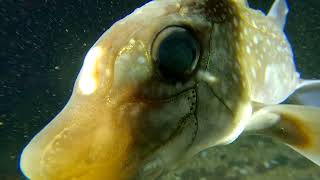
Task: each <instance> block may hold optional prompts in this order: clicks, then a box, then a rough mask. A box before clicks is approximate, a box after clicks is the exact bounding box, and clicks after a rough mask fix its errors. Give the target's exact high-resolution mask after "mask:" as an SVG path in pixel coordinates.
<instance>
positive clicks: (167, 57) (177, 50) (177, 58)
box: [153, 27, 199, 80]
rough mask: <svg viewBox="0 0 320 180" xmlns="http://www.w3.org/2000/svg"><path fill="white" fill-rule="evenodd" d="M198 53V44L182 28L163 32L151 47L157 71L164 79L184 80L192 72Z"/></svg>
mask: <svg viewBox="0 0 320 180" xmlns="http://www.w3.org/2000/svg"><path fill="white" fill-rule="evenodd" d="M198 51H199V47H198V42H197V41H196V39H195V38H194V37H193V35H192V34H191V33H190V32H189V31H188V30H186V29H184V28H182V27H169V28H167V29H165V30H163V31H162V32H161V33H160V34H159V35H158V37H157V38H156V40H155V44H154V47H153V55H154V56H155V60H156V61H157V63H158V68H159V71H160V72H161V74H162V75H163V76H164V77H165V78H168V79H173V80H181V79H184V78H186V76H187V75H189V74H190V73H191V72H192V71H193V70H194V68H195V65H196V61H197V59H198V57H197V56H198Z"/></svg>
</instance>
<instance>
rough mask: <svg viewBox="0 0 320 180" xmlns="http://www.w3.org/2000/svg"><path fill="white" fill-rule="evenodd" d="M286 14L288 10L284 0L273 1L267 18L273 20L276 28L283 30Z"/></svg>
mask: <svg viewBox="0 0 320 180" xmlns="http://www.w3.org/2000/svg"><path fill="white" fill-rule="evenodd" d="M288 12H289V8H288V5H287V2H286V0H275V1H274V3H273V5H272V7H271V9H270V11H269V13H268V17H271V18H272V19H274V21H275V22H276V24H277V25H278V27H279V28H281V29H283V28H284V26H285V24H286V19H287V14H288Z"/></svg>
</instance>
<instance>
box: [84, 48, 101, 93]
mask: <svg viewBox="0 0 320 180" xmlns="http://www.w3.org/2000/svg"><path fill="white" fill-rule="evenodd" d="M101 53H102V52H101V48H99V47H94V48H92V49H90V50H89V52H88V54H87V55H86V57H85V60H84V64H83V67H82V70H81V75H80V79H79V88H80V91H81V92H82V93H83V94H85V95H90V94H92V93H93V92H94V91H95V90H96V88H97V79H96V77H95V76H94V75H95V73H96V71H97V69H96V63H97V60H98V58H99V57H100V56H101Z"/></svg>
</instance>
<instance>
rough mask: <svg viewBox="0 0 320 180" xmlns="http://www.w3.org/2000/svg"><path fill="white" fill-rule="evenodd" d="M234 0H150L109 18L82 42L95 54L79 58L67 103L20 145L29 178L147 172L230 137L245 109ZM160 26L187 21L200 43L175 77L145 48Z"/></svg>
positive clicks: (96, 179) (238, 129) (93, 178)
mask: <svg viewBox="0 0 320 180" xmlns="http://www.w3.org/2000/svg"><path fill="white" fill-rule="evenodd" d="M238 6H243V4H242V1H241V2H240V1H239V2H238V1H236V0H230V1H225V0H211V1H205V0H201V1H195V0H184V1H175V0H164V1H154V2H152V3H150V4H148V5H146V6H144V7H143V8H141V9H139V10H137V11H136V12H134V13H133V14H131V15H130V16H128V17H126V18H125V19H123V20H121V21H119V22H117V23H116V24H115V25H113V26H112V27H111V28H110V29H109V30H108V31H107V32H106V33H105V34H104V35H102V36H101V38H100V39H99V40H98V41H97V42H96V44H95V45H94V46H93V47H92V48H91V50H90V51H91V52H92V51H93V50H94V51H98V52H99V53H98V55H96V56H91V55H90V57H94V60H95V62H96V63H94V64H93V65H92V64H91V66H92V67H91V68H89V69H90V70H89V71H88V70H87V69H86V67H85V66H88V65H86V62H87V61H88V59H90V57H87V58H86V60H85V63H84V67H83V68H82V71H81V72H80V74H79V76H78V79H77V81H76V83H75V86H74V90H73V94H72V97H71V98H70V100H69V102H68V104H67V105H66V107H65V108H64V109H63V110H62V112H60V113H59V114H58V115H57V117H55V118H54V119H53V120H52V122H51V123H50V124H49V125H47V127H45V128H44V129H43V130H42V131H41V132H40V133H39V134H38V135H37V136H36V137H35V138H34V139H33V140H32V141H31V142H30V144H29V145H28V146H27V147H26V148H25V150H24V152H23V154H22V156H21V164H20V166H21V169H22V170H23V172H24V174H25V175H26V176H27V177H29V178H30V179H32V180H42V179H47V180H53V179H54V180H60V179H63V180H64V179H91V180H100V179H115V180H116V179H119V180H121V179H134V178H136V177H152V176H154V175H159V174H160V173H161V171H163V170H164V169H165V167H166V166H169V165H171V164H173V163H174V162H175V161H177V160H178V159H180V158H182V156H183V155H184V154H191V155H192V154H194V153H196V152H198V151H199V150H202V149H204V148H207V147H210V146H213V145H217V144H223V143H228V142H231V141H233V140H234V139H235V138H236V137H237V136H238V135H239V134H240V132H241V131H242V129H243V128H244V125H243V124H242V125H240V124H241V122H242V121H243V119H248V116H249V115H250V113H251V111H250V110H251V109H250V108H251V106H250V105H249V103H248V102H249V99H248V98H249V97H248V90H247V89H246V83H247V81H246V79H244V75H243V74H241V73H240V66H241V65H242V64H241V63H240V60H239V59H238V54H237V52H236V48H235V42H237V41H238V38H239V37H238V36H237V35H238V34H237V33H236V32H237V27H236V26H234V24H233V25H232V22H233V20H234V19H237V18H238V17H239V16H238V15H237V13H238V12H237V9H238ZM214 9H219V10H218V11H215V10H214ZM237 20H238V19H237ZM169 26H180V27H184V28H186V29H188V30H190V31H191V32H192V33H193V35H194V36H195V37H196V38H197V39H198V42H199V45H200V47H201V52H200V54H201V55H200V59H199V63H198V65H197V68H196V70H195V71H194V72H193V74H191V75H190V76H189V77H188V78H187V80H186V81H184V82H179V83H178V85H177V84H172V83H171V82H168V81H166V79H164V78H163V77H162V76H161V74H160V73H159V72H158V69H157V63H156V62H155V61H154V59H153V58H152V52H151V49H152V44H153V41H154V39H155V38H156V37H157V34H158V33H160V31H161V30H163V29H165V28H167V27H169ZM220 29H223V31H219V30H220ZM222 42H223V43H225V44H227V45H228V46H227V47H228V49H226V48H225V47H224V46H223V45H221V44H220V43H222ZM89 54H90V52H89ZM141 58H142V60H143V61H141ZM91 61H92V59H91ZM89 64H90V63H89ZM199 72H208V73H209V75H208V76H214V77H215V78H216V79H217V81H216V82H210V81H208V80H207V79H208V77H205V76H200V75H199V76H198V73H199ZM233 77H237V78H233ZM206 78H207V79H206ZM209 79H210V78H209ZM87 80H88V81H87ZM87 82H89V84H91V85H92V84H93V85H92V87H91V88H89V90H86V87H85V85H86V83H87ZM81 83H84V85H83V84H82V85H80V84H81ZM91 85H90V86H91ZM88 86H89V85H88ZM229 89H237V91H229V92H226V90H229ZM159 159H160V160H159ZM158 161H159V162H158ZM150 162H151V163H152V162H156V163H155V167H156V168H154V167H153V166H148V165H150V164H149V163H150ZM151 165H152V164H151ZM150 167H151V168H150ZM150 169H151V170H150Z"/></svg>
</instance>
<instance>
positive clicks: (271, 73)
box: [234, 6, 299, 104]
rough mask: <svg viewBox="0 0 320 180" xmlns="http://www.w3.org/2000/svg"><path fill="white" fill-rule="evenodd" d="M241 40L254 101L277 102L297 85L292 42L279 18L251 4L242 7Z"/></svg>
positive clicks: (242, 62) (244, 70) (244, 69)
mask: <svg viewBox="0 0 320 180" xmlns="http://www.w3.org/2000/svg"><path fill="white" fill-rule="evenodd" d="M239 15H240V17H239V19H240V21H239V22H234V23H237V24H238V26H239V29H238V30H239V32H238V33H239V36H240V38H239V41H238V42H236V48H237V52H238V56H239V62H240V65H241V69H242V70H241V71H242V73H243V74H245V76H246V79H247V81H248V91H249V94H250V98H251V100H252V101H256V102H261V103H266V104H276V103H280V102H282V101H283V100H285V99H286V98H287V97H288V96H289V95H290V94H291V93H292V92H293V91H294V90H295V89H296V87H297V84H298V82H299V74H298V73H297V72H296V68H295V64H294V58H293V52H292V49H291V46H290V43H289V42H288V40H287V37H286V35H285V33H284V31H283V29H282V28H281V27H279V26H278V25H277V24H276V22H275V19H273V18H271V17H269V16H266V15H265V14H264V13H262V12H261V11H257V10H253V9H251V8H249V7H248V6H239Z"/></svg>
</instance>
